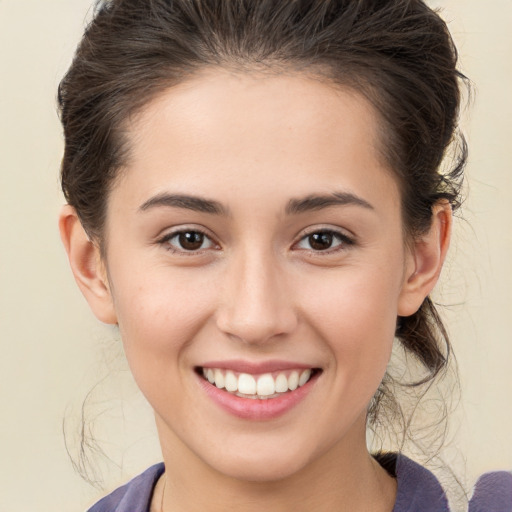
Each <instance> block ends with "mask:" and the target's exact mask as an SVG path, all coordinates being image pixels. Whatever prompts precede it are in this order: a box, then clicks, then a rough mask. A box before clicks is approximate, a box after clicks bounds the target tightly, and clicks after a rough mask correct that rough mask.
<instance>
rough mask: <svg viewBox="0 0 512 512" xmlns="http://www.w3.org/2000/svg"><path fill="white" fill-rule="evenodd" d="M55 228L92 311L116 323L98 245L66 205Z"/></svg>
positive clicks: (100, 317) (72, 209)
mask: <svg viewBox="0 0 512 512" xmlns="http://www.w3.org/2000/svg"><path fill="white" fill-rule="evenodd" d="M59 230H60V237H61V240H62V243H63V244H64V248H65V249H66V252H67V254H68V259H69V264H70V265H71V270H72V272H73V275H74V277H75V280H76V282H77V284H78V287H79V288H80V290H81V291H82V293H83V295H84V297H85V298H86V300H87V302H88V303H89V306H90V307H91V309H92V311H93V313H94V314H95V315H96V317H97V318H98V319H99V320H101V321H102V322H104V323H107V324H116V323H117V316H116V313H115V309H114V303H113V300H112V294H111V292H110V286H109V283H108V279H107V272H106V268H105V265H104V263H103V261H102V258H101V255H100V251H99V248H98V247H97V245H96V244H94V243H93V242H92V241H91V240H90V239H89V237H88V236H87V233H86V232H85V230H84V228H83V227H82V223H81V222H80V219H79V218H78V215H77V214H76V211H75V209H74V208H73V207H72V206H70V205H65V206H64V207H63V208H62V210H61V213H60V216H59Z"/></svg>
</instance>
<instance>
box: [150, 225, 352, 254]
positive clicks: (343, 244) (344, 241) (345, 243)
mask: <svg viewBox="0 0 512 512" xmlns="http://www.w3.org/2000/svg"><path fill="white" fill-rule="evenodd" d="M191 233H194V234H196V235H197V234H198V235H201V236H202V237H204V238H203V241H202V244H203V243H204V241H205V240H209V241H210V244H211V246H213V247H216V248H218V247H219V245H218V244H217V243H216V242H214V241H213V240H212V238H211V237H210V236H209V235H208V234H207V233H205V232H204V231H203V230H201V229H197V228H194V229H180V230H179V231H173V232H172V233H167V234H166V235H165V236H163V237H162V238H160V239H159V240H157V243H158V244H161V245H166V246H167V247H166V250H168V251H170V252H172V253H175V254H180V255H184V256H196V255H198V254H202V253H203V252H204V251H206V250H208V249H210V248H211V247H207V248H204V249H196V250H187V249H185V248H181V249H176V248H174V247H173V246H172V245H171V244H170V242H171V240H173V239H174V238H176V237H179V236H180V235H185V234H191ZM314 235H329V236H331V237H332V238H333V239H337V240H338V242H339V243H338V245H337V246H335V247H334V248H333V247H329V248H327V249H323V250H322V249H319V250H315V249H307V248H303V249H299V250H304V251H308V252H309V253H312V254H315V255H320V254H332V253H335V252H338V251H343V250H347V249H348V248H349V247H350V246H352V245H354V244H355V240H354V239H353V238H351V237H349V236H347V235H346V234H344V233H341V232H340V231H336V230H333V229H316V230H314V231H310V232H309V233H305V234H304V235H303V236H302V237H301V238H300V239H299V241H298V242H296V243H295V244H293V247H297V246H298V245H299V244H300V243H302V242H303V241H305V240H307V239H309V238H310V237H312V236H314ZM202 244H201V245H202Z"/></svg>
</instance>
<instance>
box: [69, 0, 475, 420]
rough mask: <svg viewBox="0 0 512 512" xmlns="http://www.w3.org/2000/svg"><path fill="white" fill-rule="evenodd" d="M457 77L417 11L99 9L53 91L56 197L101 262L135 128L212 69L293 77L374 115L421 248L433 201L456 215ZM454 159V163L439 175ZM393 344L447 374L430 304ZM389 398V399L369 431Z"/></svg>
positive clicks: (461, 158)
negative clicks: (348, 95)
mask: <svg viewBox="0 0 512 512" xmlns="http://www.w3.org/2000/svg"><path fill="white" fill-rule="evenodd" d="M456 64H457V52H456V49H455V47H454V44H453V42H452V39H451V36H450V34H449V32H448V29H447V27H446V25H445V23H444V22H443V20H442V19H441V18H440V17H439V15H438V14H437V13H436V12H434V11H433V10H431V9H430V8H429V7H428V6H427V5H425V3H424V2H423V1H421V0H386V1H381V0H322V1H318V0H257V1H255V0H111V1H103V2H99V3H98V4H97V8H96V13H95V16H94V19H93V20H92V22H91V23H90V25H89V26H88V28H87V30H86V32H85V35H84V37H83V39H82V41H81V43H80V45H79V47H78V49H77V52H76V55H75V58H74V61H73V63H72V65H71V67H70V69H69V71H68V72H67V74H66V76H65V77H64V79H63V80H62V82H61V84H60V87H59V105H60V114H61V120H62V124H63V127H64V135H65V153H64V158H63V161H62V173H61V177H62V189H63V191H64V195H65V197H66V199H67V201H68V203H69V204H70V205H72V206H73V207H74V208H75V209H76V211H77V213H78V215H79V217H80V220H81V222H82V224H83V226H84V228H85V230H86V231H87V232H88V233H89V235H90V236H91V237H92V238H93V239H95V240H97V241H98V243H99V244H100V247H102V249H103V250H104V248H105V240H104V238H103V236H102V230H103V225H104V221H105V214H106V204H107V199H108V194H109V190H110V189H111V187H112V186H113V184H114V182H115V178H116V176H117V174H118V172H119V169H120V167H121V166H122V164H123V161H124V159H125V158H126V155H127V152H128V151H129V147H128V145H127V143H126V140H125V139H124V137H123V123H125V122H126V121H127V119H128V118H129V116H131V115H133V114H135V113H137V112H138V111H139V110H140V109H141V108H142V107H143V106H144V105H146V104H147V103H148V102H149V101H150V100H151V99H152V98H154V97H155V95H156V94H158V93H159V92H161V91H162V90H164V89H167V88H169V87H172V86H173V85H175V84H178V83H181V82H184V81H186V80H187V79H188V78H190V77H192V76H193V75H194V73H196V72H199V71H201V70H202V69H204V68H206V67H222V68H228V67H229V68H230V69H235V70H237V71H240V72H244V71H252V70H259V71H263V72H269V73H273V72H286V71H287V70H289V71H294V72H295V71H301V72H304V73H307V74H311V75H315V76H317V77H321V78H322V79H324V80H325V81H328V82H330V83H332V84H333V86H337V85H339V86H342V87H349V88H352V89H354V90H356V91H358V92H359V93H361V94H363V95H364V96H365V97H366V98H367V99H368V100H369V101H370V102H371V103H372V104H373V105H374V107H375V108H376V109H377V111H378V112H379V114H380V117H381V124H380V134H381V137H380V138H381V141H380V142H381V150H382V152H383V156H384V157H385V158H386V161H387V163H388V164H389V168H390V169H391V170H392V171H393V172H394V173H395V175H396V177H397V180H398V183H399V185H400V187H401V194H402V209H403V222H404V226H405V229H406V231H407V233H408V235H409V236H417V235H418V234H421V233H423V232H425V230H427V229H428V228H429V226H430V223H431V217H432V207H433V205H434V204H435V203H436V202H437V201H439V200H440V199H445V200H447V201H449V202H450V203H451V205H452V208H453V209H454V210H455V209H457V208H458V207H459V205H460V199H459V191H460V185H461V180H462V172H463V168H464V164H465V161H466V144H465V141H464V138H463V137H462V135H460V134H458V133H457V132H456V125H457V119H458V110H459V104H460V90H459V87H460V83H461V80H460V79H461V78H464V77H463V75H461V74H460V73H459V72H458V71H457V68H456ZM449 147H453V148H454V153H453V154H454V155H455V156H454V157H453V158H452V159H451V168H449V169H448V170H447V171H446V172H441V171H440V166H441V162H442V161H443V157H444V156H445V153H446V151H447V148H449ZM396 336H397V338H398V339H399V340H400V341H401V343H402V345H403V347H404V348H405V349H406V351H408V352H409V353H411V354H413V355H414V356H415V357H416V358H417V360H418V361H419V362H420V363H421V365H422V366H423V368H424V370H425V372H426V373H424V375H423V376H422V377H421V378H420V381H421V382H422V383H425V382H427V383H428V382H432V380H433V379H434V378H435V377H436V375H437V374H438V373H439V372H441V371H442V370H444V369H445V368H446V364H447V359H448V355H449V353H450V344H449V340H448V336H447V333H446V331H445V328H444V326H443V323H442V321H441V319H440V318H439V316H438V313H437V311H436V308H435V306H434V304H433V302H432V301H431V299H430V298H427V299H426V300H425V301H424V303H423V305H422V306H421V308H420V309H419V311H418V312H417V313H415V314H414V315H412V316H410V317H407V318H401V319H399V320H398V322H397V331H396ZM415 384H417V382H416V383H415ZM383 396H385V386H384V385H383V386H382V387H381V389H380V390H379V392H378V393H377V394H376V398H375V399H374V401H373V403H372V406H371V407H370V412H369V424H370V425H371V424H372V423H373V422H375V421H376V418H377V416H378V411H379V407H378V406H379V403H380V399H381V398H382V397H383Z"/></svg>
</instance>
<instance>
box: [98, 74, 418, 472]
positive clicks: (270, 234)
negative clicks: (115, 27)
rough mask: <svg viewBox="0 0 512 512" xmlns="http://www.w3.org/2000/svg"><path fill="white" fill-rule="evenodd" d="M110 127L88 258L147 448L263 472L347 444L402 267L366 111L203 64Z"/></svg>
mask: <svg viewBox="0 0 512 512" xmlns="http://www.w3.org/2000/svg"><path fill="white" fill-rule="evenodd" d="M128 135H129V140H130V147H131V155H130V158H129V161H128V163H127V165H126V169H124V170H123V173H122V175H121V176H122V177H121V179H120V180H119V181H118V182H117V183H116V185H115V187H114V189H113V190H112V192H111V195H110V198H109V204H108V212H107V224H106V237H107V257H106V267H107V270H108V278H109V284H110V292H111V295H112V301H113V307H114V310H115V318H116V320H117V322H118V324H119V328H120V331H121V334H122V339H123V343H124V346H125V350H126V355H127V358H128V362H129V364H130V367H131V369H132V371H133V374H134V376H135V379H136V381H137V383H138V385H139V386H140V388H141V390H142V392H143V393H144V395H145V396H146V397H147V399H148V400H149V402H150V403H151V405H152V406H153V408H154V410H155V413H156V418H157V425H158V429H159V435H160V438H161V442H162V446H163V450H164V455H165V453H168V454H172V456H177V457H179V460H180V461H185V462H180V463H185V464H188V463H190V464H194V465H195V466H194V467H203V468H206V467H208V468H209V469H210V470H211V469H212V468H213V470H216V471H220V472H221V473H223V474H226V475H230V476H234V477H237V478H243V479H249V480H273V479H276V478H282V477H286V476H288V475H291V474H293V473H296V472H298V471H300V470H301V469H304V468H306V467H308V466H310V465H314V464H316V463H317V462H319V461H321V460H326V458H329V457H333V458H336V457H340V456H348V455H350V454H356V453H361V451H364V450H365V415H366V409H367V406H368V403H369V401H370V399H371V397H372V396H373V394H374V393H375V391H376V389H377V387H378V386H379V383H380V381H381V379H382V377H383V375H384V373H385V369H386V365H387V363H388V359H389V356H390V351H391V346H392V342H393V336H394V331H395V325H396V318H397V315H398V314H401V313H403V312H402V311H401V309H403V305H402V303H403V301H404V300H405V299H404V294H405V293H406V291H405V289H406V283H407V279H408V276H409V275H410V274H411V272H413V271H414V261H413V257H412V255H411V254H410V253H409V252H408V251H407V250H406V249H405V245H404V239H403V229H402V222H401V209H400V197H399V190H398V186H397V183H396V181H395V179H394V177H393V175H392V174H391V173H390V171H389V170H388V169H387V168H386V167H385V164H384V163H383V159H382V158H381V157H380V153H379V151H378V148H377V145H378V143H379V141H378V137H377V119H376V114H375V113H374V111H373V109H372V107H371V106H370V104H369V103H368V102H367V101H366V100H364V99H363V98H362V97H361V96H359V95H357V94H355V93H351V92H349V91H343V90H336V89H334V88H332V87H331V86H329V85H326V84H323V83H321V82H319V81H315V80H313V79H308V78H306V77H304V76H273V77H268V76H267V77H262V76H261V75H249V74H244V75H241V74H229V73H227V72H223V71H208V72H206V71H205V72H204V73H203V74H202V75H200V76H198V77H197V78H195V79H193V80H191V81H188V82H187V83H184V84H182V85H180V86H178V87H175V88H172V89H170V90H168V91H166V92H165V93H164V94H162V95H161V96H160V97H158V98H157V99H156V100H154V101H153V102H152V103H150V104H149V105H148V106H147V107H146V108H145V109H144V110H143V112H142V113H141V114H140V115H139V116H137V118H136V119H134V120H133V121H132V123H131V124H130V126H129V130H128ZM204 374H206V378H205V376H204ZM309 374H311V375H309ZM208 377H210V381H212V380H213V383H211V382H209V381H208V380H207V378H208ZM297 378H299V380H300V383H299V385H298V384H297ZM308 378H309V380H307V379H308ZM306 380H307V382H306V383H305V384H304V382H305V381H306ZM300 384H304V385H300ZM223 386H224V387H223ZM226 386H227V387H228V388H229V391H227V390H226ZM297 386H298V387H297ZM285 390H286V391H285ZM240 395H242V396H240ZM310 467H312V466H310Z"/></svg>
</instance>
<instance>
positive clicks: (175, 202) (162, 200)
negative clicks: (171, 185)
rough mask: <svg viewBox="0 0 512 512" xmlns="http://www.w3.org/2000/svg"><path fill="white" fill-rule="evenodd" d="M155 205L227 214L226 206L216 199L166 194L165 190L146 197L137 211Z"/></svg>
mask: <svg viewBox="0 0 512 512" xmlns="http://www.w3.org/2000/svg"><path fill="white" fill-rule="evenodd" d="M157 206H167V207H173V208H185V209H187V210H194V211H196V212H203V213H211V214H213V215H228V211H227V210H226V208H224V206H222V204H221V203H219V202H218V201H213V200H211V199H205V198H203V197H198V196H189V195H184V194H167V193H165V192H164V193H163V194H158V195H156V196H154V197H151V198H150V199H148V200H147V201H146V202H145V203H144V204H142V205H141V206H140V208H139V211H142V212H144V211H146V210H149V209H151V208H155V207H157Z"/></svg>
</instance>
